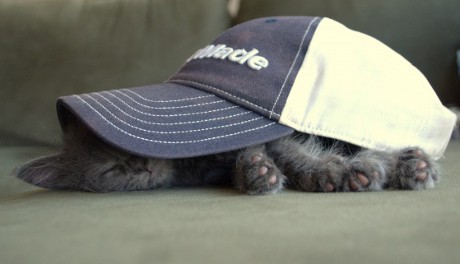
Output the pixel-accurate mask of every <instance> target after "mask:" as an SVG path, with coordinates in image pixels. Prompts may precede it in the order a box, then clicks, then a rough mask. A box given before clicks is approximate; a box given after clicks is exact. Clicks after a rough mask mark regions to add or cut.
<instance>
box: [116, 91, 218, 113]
mask: <svg viewBox="0 0 460 264" xmlns="http://www.w3.org/2000/svg"><path fill="white" fill-rule="evenodd" d="M115 92H116V93H119V94H121V95H123V96H125V97H127V98H128V99H130V100H131V101H133V102H134V103H136V104H138V105H140V106H142V107H145V108H149V109H159V110H172V109H183V108H191V107H199V106H204V105H212V104H218V103H223V102H225V100H218V101H213V102H207V103H200V104H191V105H181V106H149V105H145V104H142V103H139V102H138V101H136V100H135V99H134V98H132V97H131V96H129V95H127V94H125V93H122V92H121V91H118V90H117V91H115ZM107 93H109V94H113V93H111V92H107Z"/></svg>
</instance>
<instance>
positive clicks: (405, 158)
mask: <svg viewBox="0 0 460 264" xmlns="http://www.w3.org/2000/svg"><path fill="white" fill-rule="evenodd" d="M438 181H439V171H438V165H437V164H436V163H435V162H434V161H432V160H431V159H430V157H429V156H428V155H427V154H426V153H425V152H424V151H423V150H422V149H420V148H407V149H404V150H402V151H401V152H400V153H399V157H398V163H397V166H396V175H395V177H394V179H392V181H391V182H390V183H389V184H390V188H396V189H404V190H422V189H428V188H433V187H434V185H435V183H437V182H438Z"/></svg>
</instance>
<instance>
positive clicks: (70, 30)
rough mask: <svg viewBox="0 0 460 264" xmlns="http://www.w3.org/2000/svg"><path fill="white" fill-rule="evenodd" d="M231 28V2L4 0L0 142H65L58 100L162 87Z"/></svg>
mask: <svg viewBox="0 0 460 264" xmlns="http://www.w3.org/2000/svg"><path fill="white" fill-rule="evenodd" d="M229 24H230V18H229V15H228V14H227V11H226V1H225V0H218V1H217V0H194V1H189V0H137V1H131V0H41V1H36V0H27V1H26V0H0V36H2V37H1V38H0V58H1V59H0V86H1V88H0V102H1V103H0V112H1V113H2V114H1V115H0V143H2V142H9V141H11V140H13V139H14V138H16V139H17V140H16V141H24V140H28V141H30V140H35V141H38V142H42V143H57V142H59V140H60V129H59V127H58V123H57V118H56V113H55V100H56V98H57V97H58V96H61V95H68V94H74V93H84V92H90V91H96V90H99V91H100V90H109V89H116V88H123V87H132V86H138V85H145V84H153V83H161V82H163V81H164V80H166V79H167V78H168V77H169V76H170V75H172V74H173V73H174V72H175V71H176V70H177V69H178V68H179V67H180V66H181V65H182V63H183V62H184V61H185V60H186V59H187V58H188V57H189V56H190V55H191V54H193V52H195V51H196V50H197V49H198V48H200V47H202V46H203V45H205V44H206V43H208V42H209V41H210V40H212V39H213V38H214V37H215V36H217V34H219V33H220V32H222V31H223V30H225V29H226V28H228V27H229Z"/></svg>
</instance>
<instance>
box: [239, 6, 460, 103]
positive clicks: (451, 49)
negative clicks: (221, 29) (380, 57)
mask: <svg viewBox="0 0 460 264" xmlns="http://www.w3.org/2000/svg"><path fill="white" fill-rule="evenodd" d="M276 15H278V16H280V15H302V16H306V15H310V16H326V17H330V18H332V19H335V20H337V21H339V22H341V23H343V24H345V25H346V26H348V27H350V28H352V29H355V30H358V31H361V32H364V33H367V34H369V35H371V36H373V37H375V38H377V39H379V40H381V41H382V42H384V43H385V44H387V45H389V46H390V47H392V48H393V49H394V50H396V51H398V52H399V53H400V54H402V55H403V56H404V57H405V58H406V59H408V60H409V61H410V62H411V63H413V64H414V65H415V66H416V67H417V68H419V69H420V70H421V71H422V72H423V73H424V74H425V76H426V77H427V78H428V80H429V81H430V83H431V84H432V86H433V88H434V89H435V90H436V93H437V94H438V96H439V97H440V98H441V101H442V102H443V103H444V104H457V105H460V78H459V77H458V75H457V67H456V64H455V60H456V55H455V53H456V50H458V49H460V34H459V29H460V0H425V1H419V0H404V1H401V0H386V1H369V0H308V1H305V0H284V1H278V0H242V3H241V10H240V14H239V16H238V18H237V19H236V22H237V23H239V22H243V21H246V20H249V19H252V18H255V17H261V16H276ZM395 78H404V76H395ZM414 97H416V95H414Z"/></svg>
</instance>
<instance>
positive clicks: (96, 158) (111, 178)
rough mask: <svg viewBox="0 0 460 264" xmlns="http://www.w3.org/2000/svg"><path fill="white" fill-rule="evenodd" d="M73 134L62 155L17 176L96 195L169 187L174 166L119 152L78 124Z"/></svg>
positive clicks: (28, 166) (33, 163)
mask: <svg viewBox="0 0 460 264" xmlns="http://www.w3.org/2000/svg"><path fill="white" fill-rule="evenodd" d="M70 131H72V132H71V133H68V134H66V137H65V138H64V141H65V144H64V146H65V148H64V151H63V152H62V153H60V154H56V155H54V156H49V157H45V158H39V159H36V160H33V161H31V162H29V163H28V164H25V165H24V166H23V167H22V168H20V169H19V171H18V173H17V174H18V175H21V176H20V178H21V179H23V180H24V181H26V182H29V183H31V184H34V185H37V186H39V187H43V188H48V189H67V190H82V191H94V192H109V191H120V190H125V191H130V190H133V191H135V190H145V189H151V188H158V187H160V186H162V185H163V184H167V183H168V180H169V179H168V177H167V176H168V175H171V172H170V170H171V169H172V164H170V163H171V162H169V161H166V160H153V159H147V158H142V157H137V156H133V155H131V154H128V153H125V152H123V151H120V150H117V149H115V148H113V147H111V146H109V145H107V144H105V143H104V142H102V141H101V140H100V139H98V138H97V137H96V136H94V135H93V134H92V133H91V132H90V131H88V130H87V129H86V128H85V127H84V126H81V124H78V122H76V125H75V126H74V127H72V129H71V130H70ZM154 175H155V177H153V176H154Z"/></svg>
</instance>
